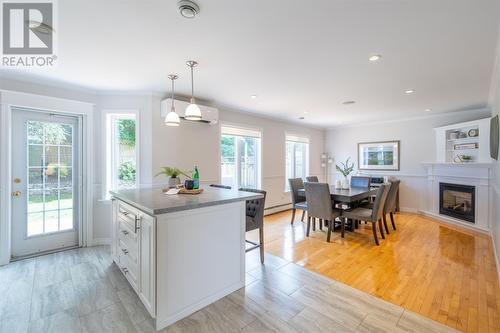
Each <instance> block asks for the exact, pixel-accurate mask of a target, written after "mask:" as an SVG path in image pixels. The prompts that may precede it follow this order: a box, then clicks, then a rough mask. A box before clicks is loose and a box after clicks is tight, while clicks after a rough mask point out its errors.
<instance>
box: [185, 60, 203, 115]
mask: <svg viewBox="0 0 500 333" xmlns="http://www.w3.org/2000/svg"><path fill="white" fill-rule="evenodd" d="M186 65H188V67H190V68H191V100H190V101H189V102H190V104H189V105H188V107H187V108H186V113H185V114H184V119H187V120H201V110H200V107H199V106H198V105H196V103H195V102H194V78H193V68H194V67H196V66H198V63H197V62H196V61H194V60H189V61H187V62H186Z"/></svg>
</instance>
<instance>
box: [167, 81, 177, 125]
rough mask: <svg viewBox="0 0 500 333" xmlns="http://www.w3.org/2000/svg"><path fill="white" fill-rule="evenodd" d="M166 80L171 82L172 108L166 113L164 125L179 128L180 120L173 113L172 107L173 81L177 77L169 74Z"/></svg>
mask: <svg viewBox="0 0 500 333" xmlns="http://www.w3.org/2000/svg"><path fill="white" fill-rule="evenodd" d="M168 78H169V79H170V80H171V81H172V106H171V107H170V112H169V113H167V116H166V117H165V125H167V126H179V125H180V124H181V120H180V118H179V115H178V114H177V112H175V106H174V81H175V80H177V78H178V76H177V75H174V74H170V75H169V76H168Z"/></svg>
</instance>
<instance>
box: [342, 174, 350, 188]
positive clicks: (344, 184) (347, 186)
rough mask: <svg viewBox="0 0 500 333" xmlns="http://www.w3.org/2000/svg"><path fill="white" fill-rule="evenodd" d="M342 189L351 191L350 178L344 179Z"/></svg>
mask: <svg viewBox="0 0 500 333" xmlns="http://www.w3.org/2000/svg"><path fill="white" fill-rule="evenodd" d="M342 189H343V190H348V189H349V178H347V177H344V181H343V182H342Z"/></svg>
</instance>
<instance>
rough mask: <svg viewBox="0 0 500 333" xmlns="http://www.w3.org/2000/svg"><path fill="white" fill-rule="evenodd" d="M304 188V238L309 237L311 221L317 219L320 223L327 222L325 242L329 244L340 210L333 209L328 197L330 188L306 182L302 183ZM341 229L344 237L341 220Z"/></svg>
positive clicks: (343, 224) (343, 227) (326, 185)
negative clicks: (305, 203) (305, 224)
mask: <svg viewBox="0 0 500 333" xmlns="http://www.w3.org/2000/svg"><path fill="white" fill-rule="evenodd" d="M304 188H305V190H306V200H307V229H306V236H307V237H309V232H310V230H311V220H312V219H316V218H318V219H320V221H321V220H323V221H327V224H328V231H327V234H326V241H327V242H330V238H331V234H332V229H333V225H334V224H335V219H336V218H337V217H340V210H338V209H334V208H333V205H332V198H331V196H330V187H329V186H328V184H325V183H314V182H306V183H304ZM320 226H321V222H320ZM341 227H342V237H344V229H345V223H344V221H343V220H342V221H341Z"/></svg>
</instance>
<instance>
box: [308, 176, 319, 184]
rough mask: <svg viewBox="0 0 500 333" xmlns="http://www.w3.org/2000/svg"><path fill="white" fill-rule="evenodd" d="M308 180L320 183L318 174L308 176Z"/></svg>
mask: <svg viewBox="0 0 500 333" xmlns="http://www.w3.org/2000/svg"><path fill="white" fill-rule="evenodd" d="M306 181H307V182H309V183H319V179H318V176H309V177H306Z"/></svg>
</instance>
